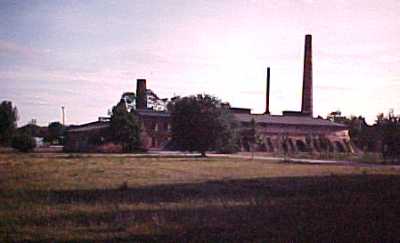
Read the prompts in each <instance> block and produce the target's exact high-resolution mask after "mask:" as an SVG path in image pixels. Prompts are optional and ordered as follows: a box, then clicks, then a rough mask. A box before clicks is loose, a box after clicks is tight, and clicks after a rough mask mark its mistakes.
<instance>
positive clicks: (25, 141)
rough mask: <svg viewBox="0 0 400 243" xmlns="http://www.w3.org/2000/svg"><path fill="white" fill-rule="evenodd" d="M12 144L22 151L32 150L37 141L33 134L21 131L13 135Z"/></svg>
mask: <svg viewBox="0 0 400 243" xmlns="http://www.w3.org/2000/svg"><path fill="white" fill-rule="evenodd" d="M11 146H12V147H13V148H15V149H17V150H18V151H20V152H30V151H32V150H33V149H34V148H35V147H36V141H35V139H33V137H32V135H31V134H29V133H23V132H19V133H17V134H15V135H14V136H13V138H12V140H11Z"/></svg>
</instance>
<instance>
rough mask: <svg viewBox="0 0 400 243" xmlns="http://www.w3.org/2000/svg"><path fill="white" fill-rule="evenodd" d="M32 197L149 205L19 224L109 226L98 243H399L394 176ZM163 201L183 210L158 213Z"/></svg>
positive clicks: (398, 185) (398, 183)
mask: <svg viewBox="0 0 400 243" xmlns="http://www.w3.org/2000/svg"><path fill="white" fill-rule="evenodd" d="M30 195H31V199H32V200H35V201H37V202H40V201H41V202H43V203H45V204H50V205H54V204H71V203H76V204H89V205H98V204H100V205H118V204H120V203H127V204H130V203H146V204H152V205H154V209H153V208H152V209H146V210H144V209H134V210H119V209H115V210H110V211H109V212H79V213H67V212H66V214H65V215H56V216H51V217H47V218H37V219H27V220H26V221H24V224H26V225H28V226H29V225H35V226H41V225H43V222H46V223H47V224H49V223H50V224H54V225H59V226H62V225H75V226H82V227H84V226H90V225H108V226H109V228H108V229H107V230H109V231H110V232H111V231H112V232H114V233H110V236H107V237H109V238H106V239H102V240H104V241H106V242H131V241H141V242H152V241H167V242H257V241H258V242H262V241H265V240H268V241H271V242H328V241H329V242H394V241H397V240H399V239H400V221H399V220H398V218H397V216H398V215H400V208H399V206H398V205H400V204H399V203H400V177H399V176H383V175H382V176H381V175H373V176H372V175H371V176H369V175H361V176H327V177H291V178H268V179H252V180H229V181H212V182H206V183H198V184H174V185H160V186H151V187H141V188H127V189H124V190H120V189H108V190H72V191H50V192H45V191H33V192H30ZM207 200H219V201H220V204H219V205H205V206H203V207H190V206H195V205H200V206H201V203H204V201H207ZM168 202H176V203H183V204H185V205H188V207H183V208H182V207H181V208H178V207H177V208H165V207H163V205H162V204H163V203H168ZM232 202H244V204H233V203H232ZM186 203H187V204H186ZM135 224H148V226H149V227H150V228H153V229H154V232H153V233H152V234H148V235H143V234H136V233H130V231H129V230H128V229H129V227H131V226H132V225H135ZM115 232H116V234H115ZM118 232H121V235H120V236H118ZM103 233H107V232H105V230H103ZM52 240H53V239H52ZM52 240H49V241H52ZM78 240H79V239H78ZM41 241H45V239H42V240H41ZM81 241H82V242H84V240H83V239H82V240H81ZM57 242H62V239H57Z"/></svg>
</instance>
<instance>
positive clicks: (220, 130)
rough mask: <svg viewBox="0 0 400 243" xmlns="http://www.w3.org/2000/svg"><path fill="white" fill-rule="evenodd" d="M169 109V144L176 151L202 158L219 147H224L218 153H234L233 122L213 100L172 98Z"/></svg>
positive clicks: (207, 97)
mask: <svg viewBox="0 0 400 243" xmlns="http://www.w3.org/2000/svg"><path fill="white" fill-rule="evenodd" d="M169 109H170V111H171V131H172V140H173V143H174V144H175V146H176V147H177V149H180V150H185V151H197V152H200V153H201V154H202V155H203V156H205V152H206V151H208V150H214V149H215V148H217V147H219V146H220V145H222V144H225V145H226V147H225V148H221V149H222V150H226V151H229V152H231V151H233V150H236V148H235V137H236V135H235V133H234V132H233V128H234V127H235V124H234V122H233V118H232V116H231V115H230V114H229V110H228V109H227V108H225V107H223V106H222V105H221V102H220V101H219V100H218V99H217V98H216V97H213V96H210V95H201V94H199V95H197V96H188V97H183V98H180V97H176V98H175V99H174V102H173V103H172V105H171V104H170V105H169Z"/></svg>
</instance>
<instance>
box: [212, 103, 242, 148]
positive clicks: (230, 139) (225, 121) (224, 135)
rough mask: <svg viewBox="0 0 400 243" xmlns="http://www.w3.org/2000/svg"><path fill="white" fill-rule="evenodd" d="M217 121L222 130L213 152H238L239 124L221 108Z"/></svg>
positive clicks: (230, 114) (229, 113)
mask: <svg viewBox="0 0 400 243" xmlns="http://www.w3.org/2000/svg"><path fill="white" fill-rule="evenodd" d="M219 121H220V124H221V127H222V129H221V131H220V134H219V136H218V137H217V141H216V144H215V151H216V152H218V153H235V152H238V151H239V150H240V146H239V132H238V128H239V123H238V122H237V121H236V120H235V119H234V117H233V115H232V113H231V112H230V111H229V110H228V109H226V108H222V111H221V115H220V116H219Z"/></svg>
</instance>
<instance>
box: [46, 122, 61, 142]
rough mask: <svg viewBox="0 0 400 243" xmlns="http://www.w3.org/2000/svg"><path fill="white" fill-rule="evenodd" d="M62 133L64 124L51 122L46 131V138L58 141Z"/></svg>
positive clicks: (50, 140)
mask: <svg viewBox="0 0 400 243" xmlns="http://www.w3.org/2000/svg"><path fill="white" fill-rule="evenodd" d="M63 134H64V126H63V125H62V124H61V123H60V122H51V123H50V124H49V126H48V133H47V136H46V140H47V141H49V142H54V141H55V140H57V141H58V142H60V140H61V139H60V138H61V137H62V136H63Z"/></svg>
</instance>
